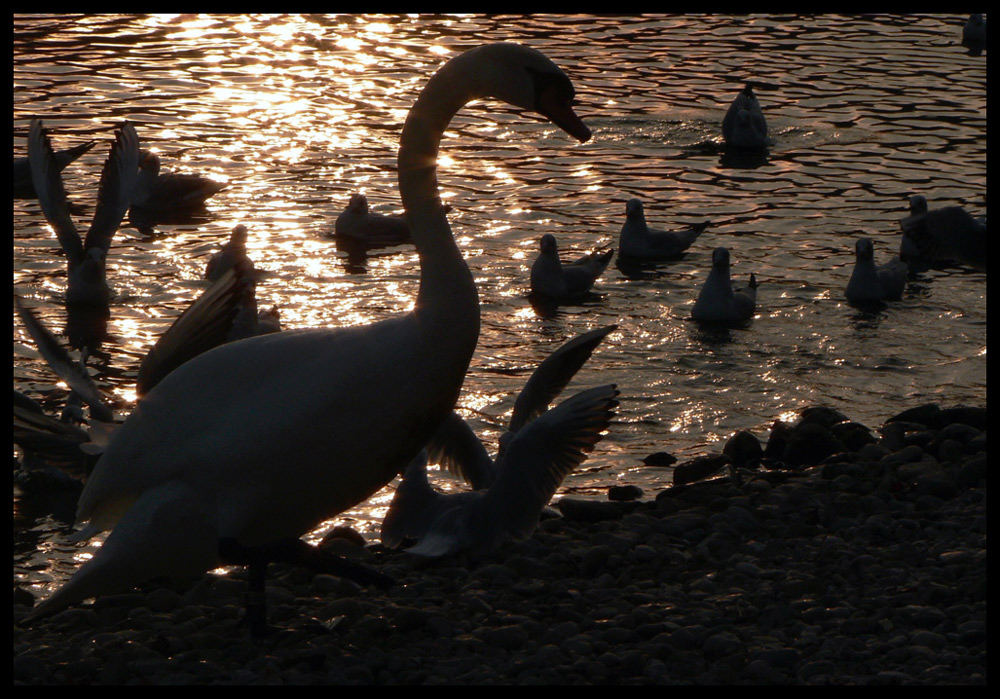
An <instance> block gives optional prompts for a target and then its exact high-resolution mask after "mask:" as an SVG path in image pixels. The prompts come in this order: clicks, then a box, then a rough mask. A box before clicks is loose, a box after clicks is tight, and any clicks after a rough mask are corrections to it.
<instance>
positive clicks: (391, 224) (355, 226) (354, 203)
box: [333, 193, 413, 248]
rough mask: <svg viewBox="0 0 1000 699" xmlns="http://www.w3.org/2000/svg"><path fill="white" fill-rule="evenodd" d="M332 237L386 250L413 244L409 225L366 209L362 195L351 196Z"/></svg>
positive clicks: (335, 225) (397, 217)
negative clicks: (391, 246)
mask: <svg viewBox="0 0 1000 699" xmlns="http://www.w3.org/2000/svg"><path fill="white" fill-rule="evenodd" d="M333 235H334V237H335V238H338V239H341V240H343V241H345V242H349V243H351V244H355V245H361V246H364V247H369V248H374V247H387V246H390V245H401V244H403V243H410V242H412V240H413V239H412V238H411V237H410V226H409V225H408V224H407V223H406V220H405V219H403V217H401V216H387V215H385V214H379V213H375V212H373V211H369V209H368V198H367V197H365V195H364V194H360V193H357V194H352V195H351V200H350V201H349V202H348V204H347V206H346V207H345V208H344V210H343V211H342V212H341V213H340V215H339V216H337V221H336V223H335V224H334V233H333Z"/></svg>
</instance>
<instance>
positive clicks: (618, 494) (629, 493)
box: [608, 485, 642, 501]
mask: <svg viewBox="0 0 1000 699" xmlns="http://www.w3.org/2000/svg"><path fill="white" fill-rule="evenodd" d="M641 497H642V488H640V487H639V486H637V485H612V486H609V487H608V499H609V500H618V501H621V500H638V499H639V498H641Z"/></svg>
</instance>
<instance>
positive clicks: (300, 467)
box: [33, 43, 590, 617]
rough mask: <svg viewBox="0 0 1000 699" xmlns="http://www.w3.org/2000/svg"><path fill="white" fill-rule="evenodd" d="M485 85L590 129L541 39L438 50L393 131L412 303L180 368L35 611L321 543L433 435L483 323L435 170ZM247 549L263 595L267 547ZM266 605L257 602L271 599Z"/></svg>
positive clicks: (81, 511)
mask: <svg viewBox="0 0 1000 699" xmlns="http://www.w3.org/2000/svg"><path fill="white" fill-rule="evenodd" d="M483 97H495V98H498V99H501V100H504V101H506V102H508V103H511V104H513V105H515V106H519V107H521V108H524V109H529V110H534V111H537V112H539V113H541V114H543V115H545V116H546V117H548V118H549V119H550V120H552V121H553V122H555V123H556V124H557V125H559V126H560V127H562V128H563V129H564V130H566V131H567V132H569V133H570V134H572V135H573V136H575V137H577V138H578V139H579V140H581V141H586V140H588V139H589V137H590V131H589V129H588V128H587V127H586V126H585V125H584V124H583V122H582V121H580V119H579V118H578V117H577V116H576V115H575V114H574V113H573V110H572V107H571V103H572V100H573V97H574V91H573V86H572V84H571V83H570V81H569V79H568V78H567V77H566V75H565V74H564V73H563V72H562V71H561V70H560V69H559V68H558V67H557V66H556V65H555V64H554V63H552V61H550V60H549V59H548V58H546V57H545V56H544V55H543V54H542V53H540V52H538V51H536V50H534V49H530V48H527V47H524V46H519V45H517V44H510V43H498V44H489V45H485V46H481V47H478V48H474V49H471V50H469V51H466V52H464V53H462V54H460V55H458V56H456V57H454V58H452V59H451V60H449V61H448V62H447V63H446V64H445V65H444V66H442V67H441V68H440V69H439V70H438V71H437V72H436V73H435V74H434V75H433V76H432V77H431V78H430V80H429V81H428V82H427V85H426V86H425V87H424V89H423V91H422V92H421V93H420V96H419V97H418V98H417V100H416V103H415V104H414V105H413V107H412V108H411V110H410V112H409V114H408V116H407V119H406V122H405V124H404V126H403V133H402V136H401V138H400V148H399V156H398V177H399V190H400V195H401V197H402V201H403V205H404V207H405V209H406V216H407V221H408V222H409V224H410V228H411V233H412V235H413V241H414V244H415V246H416V248H417V250H418V253H419V256H420V288H419V292H418V295H417V300H416V304H415V306H414V308H413V310H412V311H410V312H409V313H406V314H404V315H401V316H396V317H393V318H389V319H387V320H383V321H380V322H376V323H373V324H370V325H365V326H354V327H344V328H335V329H330V328H319V329H309V330H293V331H285V332H281V333H273V334H269V335H263V336H257V337H252V338H247V339H244V340H238V341H236V342H232V343H229V344H226V345H222V346H220V347H217V348H215V349H213V350H210V351H208V352H206V353H204V354H202V355H199V356H198V357H197V358H195V359H193V360H191V361H189V362H187V363H186V364H184V365H182V366H181V367H179V368H178V369H176V370H175V371H173V372H172V373H170V374H169V375H168V376H167V377H166V378H164V379H163V381H161V382H160V383H159V384H158V385H157V386H156V388H155V389H153V391H151V392H150V393H149V394H148V395H147V396H146V397H145V398H144V399H143V400H141V401H140V402H139V404H138V405H137V406H136V409H135V411H134V412H133V413H132V415H131V416H130V417H129V418H128V420H126V422H125V423H124V424H123V425H122V426H121V428H119V430H118V431H117V432H116V433H115V435H114V437H113V439H112V440H111V443H110V444H109V445H108V448H107V450H106V451H105V452H104V455H103V457H102V458H101V460H100V461H99V462H98V464H97V466H96V467H95V469H94V472H93V474H92V475H91V477H90V479H89V480H88V482H87V484H86V486H85V488H84V491H83V493H82V494H81V496H80V502H79V506H78V509H77V519H78V521H81V522H82V521H87V526H86V527H85V528H84V530H83V531H82V532H81V533H80V537H79V538H86V537H89V536H92V535H93V534H96V533H97V532H100V531H102V530H105V529H108V528H111V527H114V529H113V531H112V532H111V533H110V535H109V536H108V538H107V540H106V541H105V542H104V544H103V546H101V547H100V549H98V551H97V552H96V553H95V554H94V556H93V558H91V559H90V560H89V561H87V562H86V563H84V564H83V566H81V567H80V569H79V570H78V571H77V572H76V573H75V574H74V575H73V577H72V578H71V579H70V580H69V581H68V582H67V583H66V584H65V585H63V586H62V587H61V588H59V589H58V590H57V591H56V592H55V593H54V594H53V595H52V596H51V597H50V598H48V599H47V600H45V601H43V602H42V603H41V604H40V605H39V606H38V607H37V610H36V612H35V613H34V615H33V617H37V616H39V615H41V614H47V613H50V612H52V611H56V610H58V609H60V608H62V607H65V606H66V605H68V604H72V603H75V602H78V601H80V600H83V599H86V598H88V597H93V596H95V595H102V594H107V593H109V592H113V591H116V590H122V589H127V588H128V587H130V586H132V585H135V584H137V583H140V582H142V581H143V580H147V579H149V578H151V577H154V576H158V575H169V576H171V577H174V578H179V577H188V576H193V575H197V574H199V573H201V572H203V571H205V570H208V569H210V568H212V567H215V566H217V565H219V564H220V562H222V561H223V560H224V559H225V560H228V561H230V562H234V560H233V558H234V557H235V556H234V549H235V551H236V552H240V551H242V552H246V551H260V552H265V553H264V554H263V555H264V556H266V555H267V553H266V552H270V551H277V550H278V549H280V548H281V546H282V544H283V543H286V542H292V544H291V545H292V547H293V548H294V546H295V544H302V545H303V546H305V547H306V548H308V549H314V547H310V546H308V545H307V544H305V543H304V542H302V541H301V540H299V539H298V537H299V536H301V535H302V534H304V533H305V532H307V531H309V530H310V529H312V528H314V527H315V526H317V525H318V524H319V523H320V522H322V521H323V520H325V519H328V518H330V517H332V516H334V515H336V514H337V513H338V512H342V511H343V510H345V509H347V508H349V507H351V506H353V505H356V504H357V503H359V502H362V501H363V500H365V499H366V498H367V497H369V496H370V495H371V494H372V493H374V492H375V491H377V490H378V489H379V488H381V487H382V486H383V485H385V484H386V483H387V482H389V480H391V479H392V478H393V476H395V475H396V474H397V473H398V472H400V471H401V470H402V469H403V468H404V467H405V466H406V465H407V464H408V463H409V462H410V461H411V460H412V459H413V457H414V456H415V455H416V454H417V453H418V452H419V451H420V450H421V449H422V448H423V446H424V445H425V444H426V442H427V440H428V438H429V437H430V436H431V433H432V432H433V431H434V430H435V429H436V428H437V426H438V425H439V424H440V422H441V421H442V420H443V419H444V417H445V416H446V415H447V414H448V413H449V412H450V411H451V410H452V407H453V406H454V404H455V400H456V398H457V397H458V393H459V390H460V388H461V385H462V380H463V379H464V377H465V372H466V370H467V368H468V365H469V361H470V359H471V357H472V353H473V351H474V349H475V346H476V342H477V340H478V337H479V299H478V295H477V293H476V287H475V283H474V281H473V277H472V273H471V271H470V270H469V268H468V266H467V265H466V263H465V261H464V260H463V259H462V254H461V252H460V250H459V249H458V246H457V245H456V243H455V240H454V238H453V237H452V234H451V228H450V227H449V225H448V221H447V219H446V218H445V214H444V209H443V207H442V206H441V202H440V199H439V198H438V187H437V176H436V171H437V153H438V146H439V143H440V139H441V136H442V134H443V133H444V131H445V129H446V127H447V126H448V123H449V122H450V120H451V118H452V116H453V115H454V114H455V113H456V112H457V111H458V110H459V109H460V108H461V107H462V106H463V105H464V104H466V103H467V102H469V101H471V100H474V99H478V98H483ZM246 559H247V562H249V563H250V565H251V571H250V572H251V580H252V581H254V590H255V591H256V593H259V594H260V595H261V596H262V594H263V571H264V569H266V563H267V558H266V557H260V556H251V555H249V554H248V555H247V556H246ZM261 564H263V565H261ZM257 606H258V608H259V610H260V613H261V614H262V611H263V600H262V599H261V600H259V604H258V605H257ZM249 611H250V609H249V605H248V612H249Z"/></svg>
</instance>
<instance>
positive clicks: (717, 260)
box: [712, 248, 729, 270]
mask: <svg viewBox="0 0 1000 699" xmlns="http://www.w3.org/2000/svg"><path fill="white" fill-rule="evenodd" d="M712 267H713V268H714V269H718V270H726V269H729V250H727V249H726V248H716V249H715V250H713V251H712Z"/></svg>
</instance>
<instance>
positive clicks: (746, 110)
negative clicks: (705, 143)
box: [722, 83, 768, 149]
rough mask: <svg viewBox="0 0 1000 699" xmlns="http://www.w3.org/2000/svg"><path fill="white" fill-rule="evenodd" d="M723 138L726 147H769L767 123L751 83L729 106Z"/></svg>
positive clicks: (724, 119)
mask: <svg viewBox="0 0 1000 699" xmlns="http://www.w3.org/2000/svg"><path fill="white" fill-rule="evenodd" d="M722 137H723V138H724V139H725V141H726V145H729V146H735V147H736V148H753V149H759V148H766V147H767V146H768V140H767V121H766V120H765V119H764V112H763V110H762V109H761V108H760V102H759V101H758V100H757V95H755V94H754V92H753V86H752V85H751V84H750V83H747V84H746V87H744V88H743V91H742V92H740V93H739V94H738V95H736V98H735V99H734V100H733V102H732V104H730V105H729V110H728V111H727V112H726V116H725V117H723V119H722Z"/></svg>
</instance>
